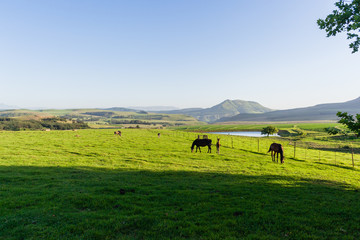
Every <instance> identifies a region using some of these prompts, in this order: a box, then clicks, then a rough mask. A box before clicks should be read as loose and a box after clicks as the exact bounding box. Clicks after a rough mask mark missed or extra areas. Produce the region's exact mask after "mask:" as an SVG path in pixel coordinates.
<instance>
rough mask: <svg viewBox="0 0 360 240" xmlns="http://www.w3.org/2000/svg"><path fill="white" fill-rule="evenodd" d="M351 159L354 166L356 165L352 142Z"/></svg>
mask: <svg viewBox="0 0 360 240" xmlns="http://www.w3.org/2000/svg"><path fill="white" fill-rule="evenodd" d="M351 159H352V165H353V167H355V163H354V148H353V146H352V144H351Z"/></svg>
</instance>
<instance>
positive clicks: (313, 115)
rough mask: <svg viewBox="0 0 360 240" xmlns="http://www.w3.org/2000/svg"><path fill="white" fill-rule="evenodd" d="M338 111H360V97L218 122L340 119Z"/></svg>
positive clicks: (243, 114)
mask: <svg viewBox="0 0 360 240" xmlns="http://www.w3.org/2000/svg"><path fill="white" fill-rule="evenodd" d="M338 111H342V112H348V113H350V114H356V113H359V112H360V98H357V99H354V100H351V101H347V102H343V103H328V104H319V105H316V106H313V107H307V108H296V109H289V110H278V111H272V112H266V113H263V114H251V113H242V114H238V115H236V116H232V117H224V118H222V119H219V120H217V122H237V121H257V122H274V121H319V120H338V117H337V116H336V113H337V112H338Z"/></svg>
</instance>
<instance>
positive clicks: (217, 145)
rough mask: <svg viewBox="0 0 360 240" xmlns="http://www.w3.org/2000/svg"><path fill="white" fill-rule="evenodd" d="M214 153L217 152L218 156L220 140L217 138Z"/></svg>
mask: <svg viewBox="0 0 360 240" xmlns="http://www.w3.org/2000/svg"><path fill="white" fill-rule="evenodd" d="M216 152H217V154H220V138H217V142H216Z"/></svg>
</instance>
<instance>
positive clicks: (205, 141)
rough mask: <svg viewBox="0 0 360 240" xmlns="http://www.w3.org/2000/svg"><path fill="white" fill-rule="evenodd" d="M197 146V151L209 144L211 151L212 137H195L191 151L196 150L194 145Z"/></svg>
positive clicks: (209, 151) (209, 150)
mask: <svg viewBox="0 0 360 240" xmlns="http://www.w3.org/2000/svg"><path fill="white" fill-rule="evenodd" d="M195 146H196V152H197V150H198V149H199V151H200V152H201V149H200V147H205V146H208V153H211V139H195V140H194V142H193V144H192V145H191V152H194V147H195Z"/></svg>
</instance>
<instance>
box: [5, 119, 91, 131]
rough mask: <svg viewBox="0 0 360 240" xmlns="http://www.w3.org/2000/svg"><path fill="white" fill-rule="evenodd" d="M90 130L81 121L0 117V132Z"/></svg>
mask: <svg viewBox="0 0 360 240" xmlns="http://www.w3.org/2000/svg"><path fill="white" fill-rule="evenodd" d="M86 128H90V127H89V125H88V124H87V123H84V122H82V121H70V122H69V121H67V120H66V119H61V118H57V117H52V118H44V119H41V120H34V119H31V120H25V119H17V118H9V117H0V130H8V131H20V130H43V129H51V130H72V129H86Z"/></svg>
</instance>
